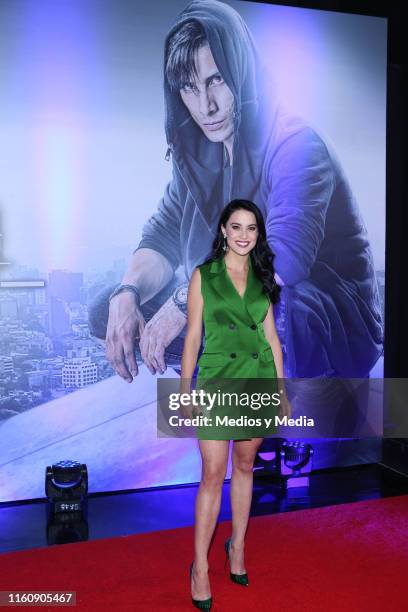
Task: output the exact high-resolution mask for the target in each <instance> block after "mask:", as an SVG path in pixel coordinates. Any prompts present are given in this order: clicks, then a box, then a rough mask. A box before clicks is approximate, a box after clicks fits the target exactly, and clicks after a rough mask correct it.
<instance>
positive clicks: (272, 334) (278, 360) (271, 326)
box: [263, 304, 283, 378]
mask: <svg viewBox="0 0 408 612" xmlns="http://www.w3.org/2000/svg"><path fill="white" fill-rule="evenodd" d="M263 328H264V332H265V338H266V339H267V341H268V342H269V344H270V345H271V349H272V353H273V358H274V360H275V366H276V374H277V376H278V378H283V356H282V347H281V343H280V340H279V336H278V333H277V331H276V326H275V317H274V316H273V309H272V304H269V309H268V312H267V314H266V317H265V319H264V321H263Z"/></svg>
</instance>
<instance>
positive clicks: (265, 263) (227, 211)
mask: <svg viewBox="0 0 408 612" xmlns="http://www.w3.org/2000/svg"><path fill="white" fill-rule="evenodd" d="M236 210H248V211H249V212H252V213H254V215H255V219H256V224H257V226H258V239H257V241H256V244H255V246H254V248H253V249H252V251H251V252H250V254H249V256H250V257H251V261H252V267H253V270H254V273H255V276H257V277H258V278H259V280H260V281H261V282H262V285H263V292H264V293H266V295H268V296H269V298H270V300H271V302H272V304H276V303H277V302H278V301H279V295H280V291H281V288H280V286H279V285H278V283H277V282H276V281H275V269H274V266H273V260H274V258H275V255H274V253H273V252H272V250H271V248H270V246H269V244H268V241H267V239H266V229H265V222H264V219H263V216H262V213H261V211H260V210H259V208H258V207H257V206H256V204H254V203H253V202H251V201H250V200H231V202H229V203H228V204H227V205H226V207H225V208H224V210H223V211H222V213H221V217H220V219H219V221H218V226H217V234H216V236H215V238H214V241H213V244H212V253H211V255H210V257H209V258H208V259H207V260H206V261H205V262H204V263H209V262H211V261H214V260H216V259H219V258H221V257H223V255H224V250H223V246H224V236H223V233H222V230H221V225H223V226H224V227H225V226H226V224H227V221H228V219H229V218H230V216H231V215H232V213H233V212H235V211H236Z"/></svg>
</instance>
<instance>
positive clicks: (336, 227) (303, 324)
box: [138, 0, 382, 377]
mask: <svg viewBox="0 0 408 612" xmlns="http://www.w3.org/2000/svg"><path fill="white" fill-rule="evenodd" d="M192 19H194V20H197V21H199V22H200V23H201V25H202V27H203V28H204V30H205V33H206V37H207V40H208V43H209V46H210V49H211V52H212V55H213V57H214V61H215V63H216V65H217V67H218V70H219V71H220V73H221V75H222V77H223V79H224V81H225V82H226V84H227V85H228V87H229V88H230V90H231V92H232V93H233V95H234V99H235V112H234V144H233V156H232V167H231V168H228V169H226V168H225V151H224V144H223V143H221V142H219V143H217V142H211V141H209V140H208V139H207V137H206V136H205V135H204V133H203V132H202V130H201V129H200V128H199V127H198V125H197V124H196V123H195V122H194V120H193V118H192V117H191V116H190V114H189V111H188V110H187V108H186V106H185V105H184V104H183V102H182V100H181V96H180V94H179V92H172V91H171V90H170V87H169V85H168V83H167V80H166V78H164V91H165V110H166V121H165V129H166V137H167V142H168V147H169V149H168V151H169V153H170V152H171V155H172V165H173V177H172V180H171V181H170V182H169V184H168V185H167V187H166V189H165V193H164V196H163V198H162V199H161V201H160V203H159V208H158V211H157V212H156V213H155V214H154V215H153V216H152V217H151V218H150V219H149V220H148V221H147V223H146V224H145V226H144V228H143V233H142V239H141V242H140V243H139V245H138V249H139V248H142V247H147V248H151V249H154V250H156V251H158V252H160V253H162V254H163V255H164V257H166V258H167V259H168V261H169V262H170V263H171V265H172V266H173V268H174V270H175V269H176V268H178V266H180V265H182V266H184V269H185V272H186V276H187V278H188V279H189V278H190V277H191V274H192V272H193V270H194V268H195V267H196V266H197V265H199V264H201V263H203V262H204V261H205V259H207V258H208V257H209V255H210V254H211V250H212V243H213V240H214V237H215V234H216V229H217V223H218V220H219V217H220V214H221V212H222V209H223V208H224V206H225V205H226V204H227V203H228V201H229V200H231V199H234V198H243V199H248V200H252V201H253V202H255V204H257V206H258V207H259V208H260V210H261V211H262V213H263V216H264V219H265V224H266V229H267V236H268V242H269V245H270V247H271V249H272V251H273V253H274V254H275V259H274V266H275V270H276V272H277V273H278V275H279V277H280V278H281V279H282V281H283V283H284V286H283V287H282V292H281V301H280V303H279V304H276V305H275V307H274V314H275V320H276V325H277V329H278V333H279V336H280V340H281V343H282V347H283V350H284V363H285V375H286V376H294V377H309V376H318V375H330V374H335V375H338V376H344V377H359V376H365V375H367V374H368V373H369V371H370V369H371V368H372V367H373V365H374V364H375V362H376V361H377V359H378V357H379V356H380V354H381V352H382V318H381V311H380V301H379V295H378V286H377V281H376V277H375V272H374V266H373V258H372V253H371V249H370V245H369V241H368V237H367V231H366V227H365V224H364V221H363V219H362V218H361V215H360V212H359V210H358V207H357V204H356V202H355V199H354V196H353V194H352V192H351V189H350V187H349V184H348V182H347V179H346V177H345V175H344V172H343V169H342V168H341V165H340V163H339V160H338V159H337V157H336V154H335V152H334V150H333V146H332V145H331V144H330V142H329V141H328V139H327V137H324V138H323V136H322V135H319V134H318V133H317V131H316V130H315V129H312V128H311V127H310V126H308V125H306V124H305V123H304V122H303V121H302V120H301V119H299V118H297V117H293V116H289V115H288V114H286V113H284V112H283V111H282V109H281V108H279V107H278V106H277V104H276V102H275V100H274V95H273V86H272V84H271V79H270V78H269V77H268V74H267V71H266V70H264V68H263V64H262V61H261V58H260V56H259V54H258V51H257V49H256V46H255V44H254V41H253V39H252V36H251V34H250V32H249V30H248V28H247V26H246V24H245V22H244V21H243V19H242V18H241V16H240V15H239V14H238V13H237V12H236V11H235V10H234V9H232V8H231V7H230V6H228V5H226V4H224V3H222V2H217V1H216V0H194V1H193V2H191V3H190V4H189V5H188V6H187V7H186V8H185V9H184V10H183V11H182V13H181V14H180V15H179V17H178V19H177V20H176V22H175V24H174V26H173V27H172V29H171V30H170V32H169V34H168V35H167V38H166V43H165V57H166V49H167V44H168V40H169V37H170V35H171V34H172V33H173V32H174V31H175V30H176V29H177V28H178V27H179V26H180V25H181V24H182V23H184V22H186V21H190V20H192ZM227 170H228V174H226V172H227ZM226 176H227V185H226V184H225V178H226ZM226 187H227V188H226Z"/></svg>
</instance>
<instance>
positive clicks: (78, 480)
mask: <svg viewBox="0 0 408 612" xmlns="http://www.w3.org/2000/svg"><path fill="white" fill-rule="evenodd" d="M87 493H88V470H87V467H86V465H85V464H84V463H79V461H71V460H64V461H59V462H58V463H54V464H53V465H52V466H47V468H46V471H45V494H46V496H47V498H48V501H49V502H50V503H51V504H52V506H53V511H54V512H81V511H82V509H83V503H84V499H85V497H86V495H87Z"/></svg>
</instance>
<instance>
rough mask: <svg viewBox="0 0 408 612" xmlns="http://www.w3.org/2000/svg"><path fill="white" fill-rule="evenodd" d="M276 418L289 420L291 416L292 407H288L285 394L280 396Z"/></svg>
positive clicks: (288, 403)
mask: <svg viewBox="0 0 408 612" xmlns="http://www.w3.org/2000/svg"><path fill="white" fill-rule="evenodd" d="M278 416H279V418H280V419H281V418H282V417H287V418H288V419H290V418H291V416H292V406H291V405H290V402H289V400H288V397H287V395H286V392H285V393H283V394H282V395H281V398H280V404H279V410H278Z"/></svg>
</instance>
